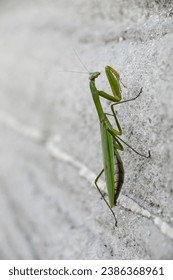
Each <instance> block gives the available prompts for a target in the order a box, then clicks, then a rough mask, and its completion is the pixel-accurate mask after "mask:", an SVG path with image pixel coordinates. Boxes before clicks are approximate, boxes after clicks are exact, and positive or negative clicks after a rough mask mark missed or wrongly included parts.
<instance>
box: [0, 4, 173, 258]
mask: <svg viewBox="0 0 173 280" xmlns="http://www.w3.org/2000/svg"><path fill="white" fill-rule="evenodd" d="M172 16H173V4H172V1H134V0H130V1H127V0H124V1H118V0H116V1H115V0H110V1H105V0H104V1H96V0H92V1H83V0H80V1H79V0H74V1H70V0H64V1H60V0H59V1H55V0H54V1H53V0H52V1H46V0H45V1H44V0H38V1H33V0H30V1H23V0H21V1H20V0H14V1H9V0H8V1H1V2H0V37H1V42H0V147H1V156H0V188H1V189H0V193H1V195H0V205H1V211H0V228H1V230H0V258H1V259H172V258H173V203H172V201H173V180H172V166H173V113H172V108H173V83H172V81H173V55H172V54H173V18H172ZM73 49H75V50H77V52H78V54H79V56H80V57H81V59H82V61H83V62H84V64H85V65H86V66H87V68H88V69H89V70H90V71H101V72H102V75H101V76H100V77H99V78H98V81H97V86H98V88H100V89H104V90H106V91H110V89H109V87H108V82H107V79H106V76H105V74H104V66H105V65H107V64H108V65H111V66H113V67H114V68H116V69H117V70H118V71H119V73H121V77H122V79H123V81H124V83H125V84H126V86H127V88H126V89H123V97H124V99H127V98H131V97H133V96H135V95H136V94H137V93H138V92H139V90H140V88H141V87H143V93H142V94H141V96H140V97H139V98H138V99H137V100H136V101H134V102H131V103H126V104H123V105H120V106H117V108H116V109H117V111H118V118H119V121H120V123H121V126H122V129H123V139H124V140H126V141H127V142H128V143H129V144H131V145H132V146H133V147H134V148H136V149H137V150H138V151H140V152H142V153H147V151H148V150H150V151H151V155H152V157H151V159H150V160H146V159H143V158H140V157H138V156H137V155H136V154H134V153H133V152H132V151H131V150H129V149H128V148H126V147H125V151H124V152H123V153H121V156H122V159H123V161H124V167H125V182H124V185H123V188H122V195H121V196H120V198H119V203H118V206H117V207H116V208H115V209H114V210H115V213H116V215H117V219H118V228H117V229H116V230H115V229H114V228H113V220H112V216H111V214H110V212H109V210H108V209H107V208H106V206H105V204H104V202H103V201H102V200H101V199H100V196H99V194H98V193H97V191H96V189H95V188H94V185H93V181H94V178H95V176H96V175H97V174H98V173H99V171H100V170H101V169H102V156H101V146H100V132H99V123H98V120H97V114H96V112H95V108H94V105H93V101H92V98H91V94H90V91H89V86H88V82H89V81H88V75H87V74H75V73H62V72H61V70H69V71H70V70H76V71H85V69H83V66H82V65H81V63H80V62H79V60H78V58H77V57H76V55H75V54H74V51H73ZM109 105H110V104H109V102H107V101H106V102H105V101H103V106H104V109H105V111H106V112H108V111H109ZM102 181H103V179H102Z"/></svg>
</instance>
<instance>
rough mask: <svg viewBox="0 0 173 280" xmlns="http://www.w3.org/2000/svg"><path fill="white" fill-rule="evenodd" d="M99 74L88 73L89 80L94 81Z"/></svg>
mask: <svg viewBox="0 0 173 280" xmlns="http://www.w3.org/2000/svg"><path fill="white" fill-rule="evenodd" d="M100 74H101V73H100V72H92V73H89V80H90V81H94V80H95V79H96V78H97V77H98V76H99V75H100Z"/></svg>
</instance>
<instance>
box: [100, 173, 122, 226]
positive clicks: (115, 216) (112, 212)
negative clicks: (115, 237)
mask: <svg viewBox="0 0 173 280" xmlns="http://www.w3.org/2000/svg"><path fill="white" fill-rule="evenodd" d="M103 172H104V169H102V171H101V172H100V173H99V175H98V176H97V177H96V179H95V186H96V188H97V190H98V192H99V193H100V195H101V197H102V198H103V200H104V202H105V203H106V205H107V206H108V208H109V210H110V211H111V213H112V215H113V217H114V220H115V226H116V227H117V219H116V216H115V213H114V211H113V210H112V208H111V207H110V205H109V203H108V202H107V200H106V199H105V197H104V195H103V193H102V192H101V190H100V188H99V186H98V184H97V182H98V180H99V178H100V177H101V175H102V174H103Z"/></svg>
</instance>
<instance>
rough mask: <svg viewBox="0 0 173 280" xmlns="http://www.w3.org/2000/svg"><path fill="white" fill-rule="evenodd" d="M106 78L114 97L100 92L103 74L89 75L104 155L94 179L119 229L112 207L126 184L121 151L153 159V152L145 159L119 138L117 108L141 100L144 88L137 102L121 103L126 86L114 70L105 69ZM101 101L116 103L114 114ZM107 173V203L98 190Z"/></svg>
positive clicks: (120, 132)
mask: <svg viewBox="0 0 173 280" xmlns="http://www.w3.org/2000/svg"><path fill="white" fill-rule="evenodd" d="M105 72H106V76H107V79H108V82H109V85H110V87H111V90H112V93H113V95H110V94H108V93H106V92H104V91H102V90H98V89H97V87H96V84H95V80H96V79H97V78H98V77H99V75H100V74H101V73H100V72H92V73H89V80H90V90H91V94H92V98H93V101H94V104H95V107H96V111H97V114H98V118H99V122H100V133H101V143H102V154H103V167H104V168H103V169H102V170H101V172H100V173H99V175H98V176H97V178H96V179H95V186H96V188H97V190H98V191H99V193H100V195H101V197H102V198H103V200H104V201H105V203H106V205H107V206H108V208H109V210H110V211H111V213H112V215H113V218H114V221H115V226H117V219H116V216H115V213H114V211H113V210H112V208H113V206H116V204H117V199H118V197H119V194H120V191H121V188H122V185H123V182H124V167H123V162H122V159H121V157H120V155H119V152H118V150H120V151H123V150H124V148H123V145H122V144H121V142H122V143H123V144H125V145H127V146H128V147H129V148H130V149H132V150H133V151H134V152H135V153H137V154H138V155H140V156H142V157H145V158H150V151H148V155H143V154H141V153H139V152H137V151H136V150H135V149H133V148H132V147H131V146H130V145H129V144H127V143H126V142H125V141H124V140H122V139H121V138H120V137H119V136H121V135H122V129H121V126H120V124H119V121H118V118H117V115H116V111H115V110H114V106H115V105H118V104H122V103H125V102H129V101H132V100H135V99H136V98H138V97H139V96H140V94H141V92H142V88H141V90H140V91H139V93H138V95H137V96H136V97H134V98H131V99H128V100H123V101H121V100H122V95H121V86H120V83H121V84H122V85H123V86H124V87H125V85H124V84H123V82H122V80H121V78H120V75H119V73H118V72H117V71H116V70H115V69H114V68H112V67H110V66H106V67H105ZM100 97H102V98H104V99H107V100H109V101H112V102H114V103H113V104H112V105H111V106H110V107H111V111H112V114H108V113H105V112H104V110H103V107H102V104H101V101H100ZM108 115H111V116H113V117H114V119H115V123H116V125H117V129H114V128H113V127H112V125H111V123H110V121H109V119H108V117H107V116H108ZM103 172H104V173H105V180H106V186H107V191H108V198H109V201H107V200H106V199H105V196H104V194H103V193H102V191H101V190H100V188H99V186H98V180H99V178H100V177H101V175H102V174H103Z"/></svg>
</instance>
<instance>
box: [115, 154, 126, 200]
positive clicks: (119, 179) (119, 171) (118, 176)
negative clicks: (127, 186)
mask: <svg viewBox="0 0 173 280" xmlns="http://www.w3.org/2000/svg"><path fill="white" fill-rule="evenodd" d="M123 182H124V167H123V163H122V160H121V158H120V156H119V154H118V152H117V150H114V191H115V194H114V205H116V204H117V199H118V196H119V194H120V191H121V188H122V185H123Z"/></svg>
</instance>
